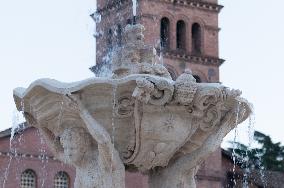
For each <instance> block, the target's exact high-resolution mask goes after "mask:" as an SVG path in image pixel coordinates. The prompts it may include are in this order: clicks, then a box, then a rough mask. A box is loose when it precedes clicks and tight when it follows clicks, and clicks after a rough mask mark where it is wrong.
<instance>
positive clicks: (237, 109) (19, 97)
mask: <svg viewBox="0 0 284 188" xmlns="http://www.w3.org/2000/svg"><path fill="white" fill-rule="evenodd" d="M142 32H143V26H141V25H136V26H132V27H130V26H128V27H127V28H126V29H125V33H126V45H125V46H124V47H121V48H118V49H116V51H115V53H114V55H113V59H112V64H113V72H114V75H113V78H92V79H88V80H84V81H80V82H75V83H61V82H58V81H56V80H51V79H40V80H37V81H35V82H34V83H32V84H31V85H30V86H29V87H28V88H27V89H24V88H17V89H15V90H14V99H15V103H16V106H17V109H18V110H20V111H23V112H24V115H25V118H26V120H27V121H28V123H29V124H30V125H32V126H35V127H37V128H39V129H47V130H48V131H49V132H51V133H52V134H51V135H53V136H52V137H54V139H53V140H54V142H56V140H58V139H60V138H61V137H62V135H63V134H64V131H65V130H66V129H70V128H71V127H81V128H83V129H85V130H86V131H85V132H90V131H88V130H89V129H90V127H88V126H87V125H88V121H89V120H90V119H91V120H90V121H92V122H93V125H94V124H96V125H101V126H102V127H103V128H102V129H100V128H99V129H97V130H99V131H101V130H104V129H105V130H106V132H107V135H109V136H106V138H108V137H109V138H110V139H111V143H113V144H114V148H115V149H116V150H117V151H118V153H119V157H118V158H121V160H122V161H123V163H124V165H126V166H131V167H134V168H135V169H138V170H140V171H143V172H148V171H151V169H153V168H155V167H167V168H165V169H166V170H167V169H170V170H169V171H165V170H164V171H163V170H162V171H161V173H159V176H158V178H155V175H152V176H151V178H150V185H151V186H152V187H155V188H158V187H163V188H167V187H169V188H174V187H179V185H178V184H180V183H176V182H175V181H181V179H180V178H176V177H179V176H178V175H177V174H178V173H181V174H183V175H188V174H189V173H188V172H186V171H185V170H183V169H184V168H185V167H186V168H188V169H192V168H194V167H195V166H197V165H198V164H199V163H200V161H202V160H203V159H205V158H206V157H207V156H208V155H209V154H210V153H211V152H213V151H214V150H216V149H217V148H218V147H219V145H220V143H221V142H222V139H223V137H225V136H226V134H227V133H228V132H229V131H230V130H231V129H233V128H234V127H235V126H236V125H237V124H239V123H241V122H242V121H244V120H245V119H247V117H248V116H249V114H250V113H251V108H250V106H249V103H248V102H247V101H246V100H244V99H242V98H241V97H240V94H241V92H240V91H239V90H230V89H228V88H227V87H224V86H222V85H221V84H219V83H196V81H195V79H194V77H193V76H192V75H191V71H189V70H187V71H185V73H184V74H182V75H180V76H179V77H178V78H177V80H176V81H173V80H172V79H171V77H170V74H169V73H168V71H167V70H166V68H165V67H164V66H163V65H162V64H160V63H159V62H158V58H157V56H156V54H155V50H153V48H152V47H149V46H146V45H144V43H143V34H142ZM130 39H131V40H130ZM74 99H76V100H77V102H78V101H79V102H80V104H81V106H83V108H84V110H83V111H86V113H87V115H86V116H82V114H81V115H80V113H78V108H77V106H76V102H75V103H74ZM86 113H85V114H86ZM89 115H90V117H88V116H89ZM82 117H87V118H85V119H84V118H82ZM86 119H87V121H86ZM86 122H87V124H86ZM90 126H91V127H92V124H90ZM94 126H95V125H94ZM102 132H104V131H102ZM90 134H92V133H90ZM102 135H106V134H102ZM95 137H96V135H95ZM57 138H58V139H57ZM103 138H104V137H103ZM103 140H104V139H103ZM94 142H95V141H94ZM100 144H101V145H105V143H104V142H102V143H100ZM100 144H99V145H100ZM95 145H96V144H95ZM82 147H83V146H82ZM99 149H100V148H99ZM94 150H95V148H94ZM109 155H112V154H109ZM106 158H107V155H106ZM185 161H186V162H185ZM92 165H93V163H92ZM94 166H96V165H94ZM173 166H175V168H173ZM87 169H88V168H87ZM86 172H89V171H88V170H86ZM164 172H165V173H164ZM84 173H85V172H82V174H84ZM171 173H174V175H171ZM193 175H194V173H192V177H193ZM106 176H108V175H106ZM82 177H83V175H82ZM161 177H163V178H162V179H161ZM92 178H93V180H94V181H97V179H96V178H94V176H92V177H91V179H92ZM173 178H176V179H174V180H173ZM79 179H80V178H79ZM122 179H123V178H122ZM107 181H108V180H106V182H107ZM151 182H152V183H151ZM119 184H120V185H122V184H121V183H119ZM98 185H99V184H98ZM100 185H104V186H98V187H111V186H107V185H106V183H100ZM184 185H185V184H184ZM80 186H81V187H88V186H83V185H82V184H80V185H78V186H77V187H80ZM90 187H91V186H90ZM112 187H117V185H115V184H113V185H112ZM121 187H123V186H121ZM185 187H186V186H185ZM189 187H194V185H190V186H189Z"/></svg>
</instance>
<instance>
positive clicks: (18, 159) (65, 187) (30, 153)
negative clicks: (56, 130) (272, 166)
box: [0, 127, 284, 188]
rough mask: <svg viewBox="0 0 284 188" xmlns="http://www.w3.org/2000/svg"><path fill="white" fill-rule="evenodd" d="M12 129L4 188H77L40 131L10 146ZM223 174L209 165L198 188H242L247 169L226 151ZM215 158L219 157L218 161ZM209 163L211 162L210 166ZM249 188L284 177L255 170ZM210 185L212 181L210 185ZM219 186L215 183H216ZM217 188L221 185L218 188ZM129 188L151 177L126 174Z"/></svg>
mask: <svg viewBox="0 0 284 188" xmlns="http://www.w3.org/2000/svg"><path fill="white" fill-rule="evenodd" d="M10 136H11V129H7V130H5V131H2V132H0V174H1V176H0V187H2V188H4V187H5V188H18V187H19V188H35V187H36V188H40V187H42V188H73V183H74V180H75V169H74V168H72V167H70V166H68V165H66V164H63V163H62V162H60V161H58V160H56V159H55V158H54V157H53V156H52V154H51V153H50V150H49V149H48V148H47V146H46V144H45V142H44V140H41V137H40V134H39V132H38V130H37V129H36V128H33V127H23V128H22V129H20V130H18V131H17V132H16V134H15V136H14V139H13V140H12V142H11V143H12V144H11V147H10ZM219 153H221V157H220V158H219V157H217V159H218V160H219V161H217V163H218V164H219V163H220V165H221V169H222V170H221V171H217V170H215V171H214V170H212V169H211V170H210V171H209V170H208V168H205V167H206V163H204V164H203V165H201V168H200V170H199V172H198V174H197V176H196V180H197V182H198V188H211V187H213V186H214V182H216V183H220V184H219V185H220V187H219V188H221V187H224V188H242V187H243V185H244V181H243V180H244V179H245V170H244V169H241V168H240V167H239V166H238V165H234V161H233V158H232V154H231V153H230V152H228V151H225V150H223V149H222V150H219V151H218V152H215V156H214V155H212V156H211V163H212V164H213V163H216V156H219ZM214 157H215V158H214ZM208 162H209V161H208V160H207V163H208ZM246 179H247V182H248V185H249V188H264V187H267V188H282V187H284V174H283V173H281V172H271V171H269V172H263V174H261V173H260V172H257V171H252V172H249V173H248V174H247V178H246ZM208 182H212V185H213V186H212V185H209V184H208ZM216 183H215V184H216ZM215 187H217V186H215ZM126 188H148V183H147V176H145V175H141V174H138V173H129V172H127V173H126Z"/></svg>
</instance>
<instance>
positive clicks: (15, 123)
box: [2, 110, 21, 188]
mask: <svg viewBox="0 0 284 188" xmlns="http://www.w3.org/2000/svg"><path fill="white" fill-rule="evenodd" d="M20 121H21V117H20V113H19V112H18V111H17V110H14V112H13V116H12V128H11V136H10V144H9V154H8V156H9V162H8V165H7V167H6V169H5V173H4V180H3V184H2V188H5V185H6V181H7V178H8V174H9V169H10V166H11V163H12V159H13V155H15V156H17V150H16V148H14V147H13V140H14V137H15V134H16V132H17V131H18V130H20V125H21V122H20Z"/></svg>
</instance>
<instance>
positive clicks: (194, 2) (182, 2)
mask: <svg viewBox="0 0 284 188" xmlns="http://www.w3.org/2000/svg"><path fill="white" fill-rule="evenodd" d="M138 1H139V0H138ZM149 1H156V2H161V3H168V4H174V5H178V6H186V7H193V8H198V9H202V10H207V11H213V12H220V11H221V9H222V8H223V6H222V5H218V4H214V3H208V2H203V1H198V0H149ZM127 3H131V1H130V0H121V1H120V2H112V3H108V4H107V5H106V6H104V7H98V9H97V11H96V12H97V13H99V14H106V13H107V12H109V11H113V10H115V9H116V8H119V7H121V6H123V5H125V4H127Z"/></svg>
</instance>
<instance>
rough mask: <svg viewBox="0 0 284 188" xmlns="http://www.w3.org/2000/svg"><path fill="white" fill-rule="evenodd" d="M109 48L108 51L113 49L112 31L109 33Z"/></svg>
mask: <svg viewBox="0 0 284 188" xmlns="http://www.w3.org/2000/svg"><path fill="white" fill-rule="evenodd" d="M107 48H108V50H111V49H112V30H111V29H109V30H108V32H107Z"/></svg>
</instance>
